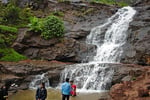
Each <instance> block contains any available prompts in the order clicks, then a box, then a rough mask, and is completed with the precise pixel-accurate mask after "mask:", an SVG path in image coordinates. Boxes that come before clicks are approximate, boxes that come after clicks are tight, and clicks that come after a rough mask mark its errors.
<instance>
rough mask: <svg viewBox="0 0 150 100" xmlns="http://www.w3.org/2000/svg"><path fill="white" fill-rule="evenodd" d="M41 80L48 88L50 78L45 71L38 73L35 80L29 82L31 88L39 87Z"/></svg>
mask: <svg viewBox="0 0 150 100" xmlns="http://www.w3.org/2000/svg"><path fill="white" fill-rule="evenodd" d="M41 82H44V83H45V87H46V88H49V87H50V84H49V79H48V77H47V76H46V73H43V74H41V75H36V76H35V77H34V79H33V81H32V82H31V83H30V84H29V88H30V89H37V88H38V87H39V85H40V84H41Z"/></svg>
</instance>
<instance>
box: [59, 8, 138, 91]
mask: <svg viewBox="0 0 150 100" xmlns="http://www.w3.org/2000/svg"><path fill="white" fill-rule="evenodd" d="M135 13H136V11H135V10H134V9H133V8H132V7H123V8H121V9H119V10H118V12H116V14H115V15H113V16H112V17H110V18H109V19H108V20H107V22H106V23H104V24H103V25H100V26H97V27H95V28H93V29H92V30H91V33H90V34H89V35H88V37H87V41H86V42H87V43H88V44H93V45H96V46H97V50H96V55H95V56H94V57H93V60H92V61H89V62H88V63H82V64H75V65H70V66H69V67H66V68H65V69H64V70H63V71H62V73H61V82H62V81H63V80H65V78H67V77H69V78H70V79H73V80H74V82H75V84H76V85H77V87H78V89H80V90H81V91H82V90H83V91H85V90H86V91H87V90H90V91H91V90H98V91H100V90H107V89H109V88H110V86H111V80H112V76H113V73H114V71H113V68H112V67H111V66H110V65H109V63H119V62H120V57H121V55H122V53H123V48H122V47H123V45H124V44H125V43H126V37H127V35H128V34H127V33H126V31H127V30H128V27H129V23H130V22H131V21H132V19H133V16H134V15H135ZM102 34H104V35H105V36H104V40H103V43H102V42H101V41H102V40H100V38H99V37H100V36H101V35H102Z"/></svg>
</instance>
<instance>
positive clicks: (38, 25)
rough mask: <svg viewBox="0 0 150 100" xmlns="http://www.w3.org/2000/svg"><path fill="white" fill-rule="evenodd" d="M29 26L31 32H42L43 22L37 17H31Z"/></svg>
mask: <svg viewBox="0 0 150 100" xmlns="http://www.w3.org/2000/svg"><path fill="white" fill-rule="evenodd" d="M28 26H29V30H30V31H33V32H40V31H42V21H40V19H39V18H37V17H31V18H30V24H29V25H28Z"/></svg>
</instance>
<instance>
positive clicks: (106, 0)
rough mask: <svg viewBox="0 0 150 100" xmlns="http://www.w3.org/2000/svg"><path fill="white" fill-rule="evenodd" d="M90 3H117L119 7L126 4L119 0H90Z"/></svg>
mask: <svg viewBox="0 0 150 100" xmlns="http://www.w3.org/2000/svg"><path fill="white" fill-rule="evenodd" d="M91 3H101V4H106V5H118V6H120V7H123V6H127V5H128V4H127V3H125V2H123V1H121V2H116V0H92V1H91Z"/></svg>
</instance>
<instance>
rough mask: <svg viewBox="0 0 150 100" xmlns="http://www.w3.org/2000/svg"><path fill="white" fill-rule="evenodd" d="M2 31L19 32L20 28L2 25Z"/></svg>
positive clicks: (0, 27) (0, 28)
mask: <svg viewBox="0 0 150 100" xmlns="http://www.w3.org/2000/svg"><path fill="white" fill-rule="evenodd" d="M0 32H2V33H7V32H10V33H17V32H18V29H17V28H15V27H10V26H5V25H0Z"/></svg>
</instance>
